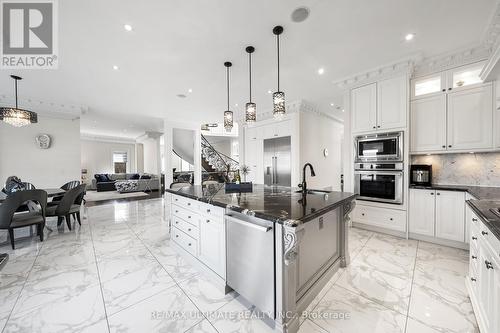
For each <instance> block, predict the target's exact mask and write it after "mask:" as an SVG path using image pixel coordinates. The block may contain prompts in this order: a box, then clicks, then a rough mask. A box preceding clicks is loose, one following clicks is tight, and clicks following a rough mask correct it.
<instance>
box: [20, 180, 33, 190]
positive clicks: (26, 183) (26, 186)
mask: <svg viewBox="0 0 500 333" xmlns="http://www.w3.org/2000/svg"><path fill="white" fill-rule="evenodd" d="M22 184H23V186H24V190H36V187H35V185H33V184H31V183H28V182H22Z"/></svg>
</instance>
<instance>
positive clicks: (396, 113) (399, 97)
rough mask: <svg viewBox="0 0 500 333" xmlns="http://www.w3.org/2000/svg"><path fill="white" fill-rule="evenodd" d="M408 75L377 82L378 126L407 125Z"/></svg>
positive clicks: (393, 126) (398, 126) (389, 127)
mask: <svg viewBox="0 0 500 333" xmlns="http://www.w3.org/2000/svg"><path fill="white" fill-rule="evenodd" d="M406 80H407V79H406V76H398V77H395V78H391V79H387V80H382V81H379V82H377V128H379V129H391V128H401V127H406V109H407V83H406Z"/></svg>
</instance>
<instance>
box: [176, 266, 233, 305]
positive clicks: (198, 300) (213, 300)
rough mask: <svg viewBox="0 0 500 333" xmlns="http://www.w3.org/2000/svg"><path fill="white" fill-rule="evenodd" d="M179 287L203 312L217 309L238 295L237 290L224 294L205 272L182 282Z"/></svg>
mask: <svg viewBox="0 0 500 333" xmlns="http://www.w3.org/2000/svg"><path fill="white" fill-rule="evenodd" d="M179 287H180V288H181V289H182V290H183V291H184V292H185V293H186V294H187V295H188V297H189V298H190V299H191V301H193V302H194V304H195V305H196V306H197V307H198V309H200V310H201V311H202V312H211V311H216V310H218V309H219V308H221V307H222V306H224V305H225V304H227V303H228V302H230V301H231V300H232V299H233V298H235V297H236V296H237V294H236V293H235V292H230V293H228V294H224V291H223V290H222V288H220V287H218V286H215V285H214V283H213V282H211V281H210V280H209V279H207V278H206V277H205V276H204V275H203V274H197V275H195V276H193V277H191V278H189V279H187V280H185V281H183V282H181V283H179Z"/></svg>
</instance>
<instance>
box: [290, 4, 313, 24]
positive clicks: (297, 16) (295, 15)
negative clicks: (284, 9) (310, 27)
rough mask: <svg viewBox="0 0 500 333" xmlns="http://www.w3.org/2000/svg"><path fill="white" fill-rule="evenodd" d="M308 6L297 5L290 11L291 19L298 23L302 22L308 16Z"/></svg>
mask: <svg viewBox="0 0 500 333" xmlns="http://www.w3.org/2000/svg"><path fill="white" fill-rule="evenodd" d="M309 12H310V11H309V8H307V7H299V8H297V9H295V10H294V11H293V12H292V15H291V17H292V21H293V22H296V23H299V22H304V21H305V20H306V19H307V18H308V17H309Z"/></svg>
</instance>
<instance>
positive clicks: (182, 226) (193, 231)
mask: <svg viewBox="0 0 500 333" xmlns="http://www.w3.org/2000/svg"><path fill="white" fill-rule="evenodd" d="M172 224H173V226H174V227H176V228H177V229H179V230H182V231H183V232H184V233H186V234H187V235H189V236H191V237H192V238H194V239H198V235H199V232H198V227H196V226H194V225H192V224H191V223H188V222H186V221H184V220H182V219H180V218H179V217H177V216H174V217H173V219H172Z"/></svg>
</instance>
